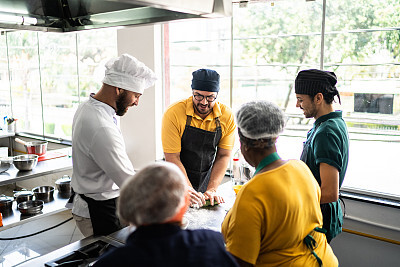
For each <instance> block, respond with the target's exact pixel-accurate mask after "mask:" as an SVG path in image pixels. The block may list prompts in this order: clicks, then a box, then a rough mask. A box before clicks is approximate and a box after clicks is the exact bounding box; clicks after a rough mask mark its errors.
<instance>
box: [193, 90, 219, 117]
mask: <svg viewBox="0 0 400 267" xmlns="http://www.w3.org/2000/svg"><path fill="white" fill-rule="evenodd" d="M186 115H188V116H192V117H194V118H196V119H199V120H203V119H202V118H201V117H200V116H199V115H197V114H196V113H195V112H194V107H193V97H192V96H190V97H189V98H188V99H187V100H186ZM221 115H222V112H221V107H220V105H219V102H215V105H214V107H213V109H212V112H211V113H210V114H208V116H207V117H206V118H205V119H204V120H205V121H207V120H213V119H214V118H216V117H221Z"/></svg>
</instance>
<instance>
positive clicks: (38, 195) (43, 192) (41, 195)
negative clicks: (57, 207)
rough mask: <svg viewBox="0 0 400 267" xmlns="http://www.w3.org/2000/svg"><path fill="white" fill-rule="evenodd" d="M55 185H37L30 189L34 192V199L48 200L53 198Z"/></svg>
mask: <svg viewBox="0 0 400 267" xmlns="http://www.w3.org/2000/svg"><path fill="white" fill-rule="evenodd" d="M54 190H55V187H54V186H51V185H44V186H37V187H35V188H33V189H32V192H33V193H34V194H35V199H36V200H43V201H44V202H49V201H51V200H53V194H54Z"/></svg>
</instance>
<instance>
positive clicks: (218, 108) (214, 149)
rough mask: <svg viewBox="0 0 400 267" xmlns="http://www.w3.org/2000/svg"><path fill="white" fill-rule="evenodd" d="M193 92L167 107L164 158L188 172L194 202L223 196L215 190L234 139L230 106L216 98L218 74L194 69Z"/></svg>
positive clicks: (200, 204)
mask: <svg viewBox="0 0 400 267" xmlns="http://www.w3.org/2000/svg"><path fill="white" fill-rule="evenodd" d="M192 75H193V79H192V85H191V87H192V96H190V97H189V98H187V99H184V100H181V101H179V102H177V103H175V104H172V105H171V106H170V107H168V110H167V111H166V112H165V114H164V116H163V121H162V133H161V137H162V144H163V150H164V155H165V160H166V161H169V162H172V163H175V164H176V165H177V166H178V167H179V168H180V169H181V171H182V172H183V173H184V174H185V177H186V180H187V183H188V185H189V186H190V187H189V194H190V203H191V205H192V206H193V205H199V206H203V205H204V204H205V200H207V199H209V200H210V203H211V205H214V202H216V203H221V202H223V201H224V200H223V199H222V197H221V196H219V195H217V193H216V190H217V188H218V186H219V184H220V183H221V180H222V178H223V177H224V175H225V171H226V168H227V166H228V163H229V160H230V156H231V151H232V149H233V144H234V141H235V136H234V132H235V128H236V126H235V122H234V118H233V114H232V111H231V110H230V108H229V107H227V106H225V105H224V104H222V103H219V102H217V101H216V99H217V96H218V92H219V74H218V73H217V72H216V71H214V70H209V69H199V70H196V71H194V72H193V73H192Z"/></svg>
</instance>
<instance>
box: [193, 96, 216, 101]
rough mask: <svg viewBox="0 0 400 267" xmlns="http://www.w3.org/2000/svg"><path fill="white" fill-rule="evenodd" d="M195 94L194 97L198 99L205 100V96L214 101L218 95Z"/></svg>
mask: <svg viewBox="0 0 400 267" xmlns="http://www.w3.org/2000/svg"><path fill="white" fill-rule="evenodd" d="M193 96H194V99H196V100H197V101H203V99H204V97H205V98H206V100H207V101H208V102H214V101H215V99H217V96H215V95H208V96H204V95H200V94H195V95H193Z"/></svg>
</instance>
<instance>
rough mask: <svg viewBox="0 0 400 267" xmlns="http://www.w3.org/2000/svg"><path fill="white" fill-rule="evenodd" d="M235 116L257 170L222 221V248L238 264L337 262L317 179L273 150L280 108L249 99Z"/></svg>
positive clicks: (303, 166)
mask: <svg viewBox="0 0 400 267" xmlns="http://www.w3.org/2000/svg"><path fill="white" fill-rule="evenodd" d="M236 120H237V121H236V122H237V125H238V133H239V138H240V150H241V152H242V154H243V157H244V158H245V160H246V161H247V162H248V163H249V164H250V165H251V166H253V167H256V171H255V173H254V176H253V177H252V179H251V180H250V181H248V182H247V183H246V184H244V185H243V187H242V188H241V189H240V190H239V192H238V193H237V197H236V201H235V203H234V204H233V207H232V208H231V209H230V210H229V212H228V213H227V215H226V217H225V219H224V221H223V223H222V234H223V236H224V238H225V242H226V249H227V250H228V251H229V252H230V253H231V254H232V255H233V256H234V257H235V259H236V261H237V262H238V264H239V266H253V265H257V266H283V265H285V266H289V265H290V266H322V265H324V266H338V260H337V258H336V256H335V255H334V254H333V251H332V248H331V247H330V246H329V244H328V243H327V240H326V237H325V235H324V234H323V232H324V231H323V229H322V228H321V227H322V214H321V210H320V208H319V200H320V197H321V191H320V188H319V185H318V183H317V182H316V181H315V179H314V177H313V175H312V173H311V172H310V170H309V168H308V167H307V165H306V164H305V163H304V162H302V161H300V160H283V159H281V158H280V157H279V155H278V153H277V149H276V145H275V143H276V140H277V138H278V136H279V134H280V133H281V132H282V131H283V129H284V126H285V115H284V113H283V111H282V110H281V109H280V108H279V107H278V106H276V105H275V104H273V103H271V102H268V101H253V102H249V103H246V104H244V105H243V106H241V107H240V109H239V110H238V112H237V113H236Z"/></svg>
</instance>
